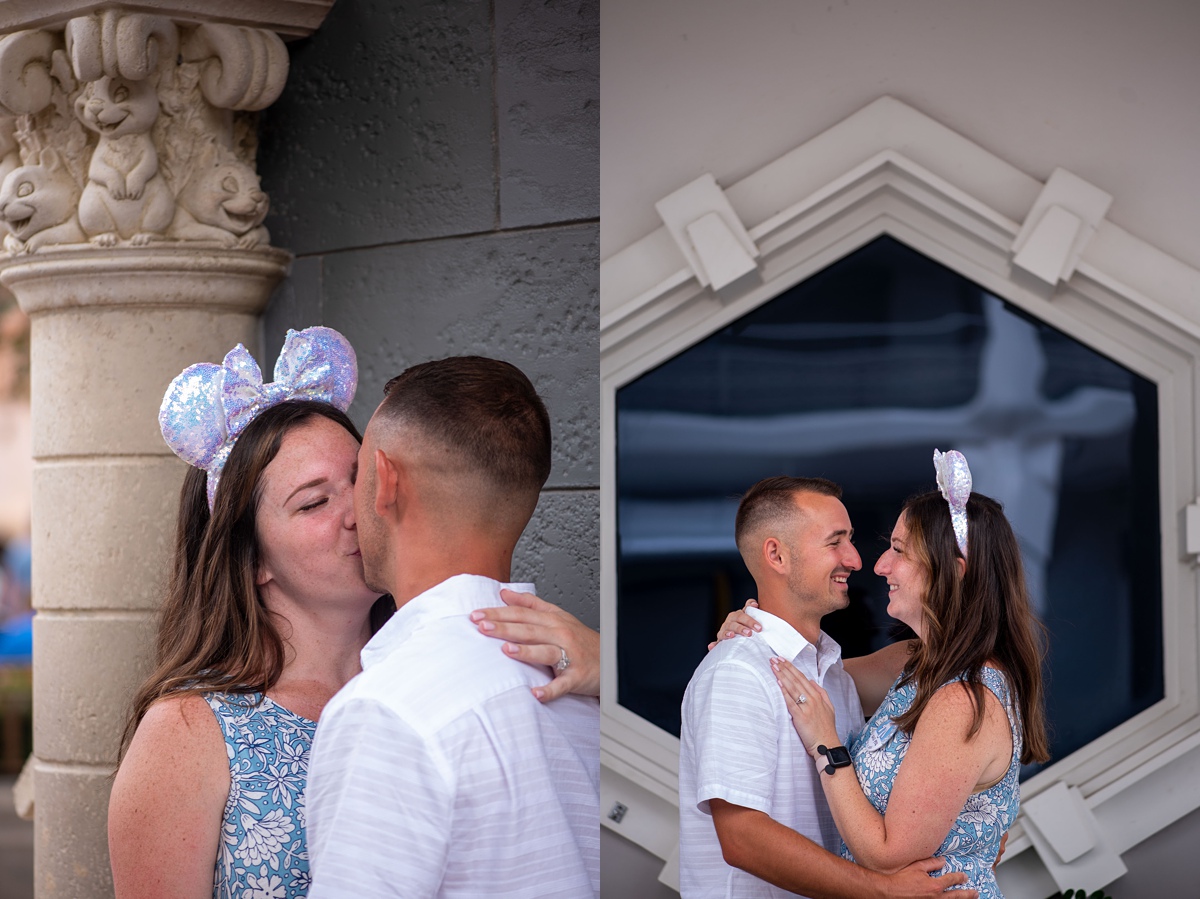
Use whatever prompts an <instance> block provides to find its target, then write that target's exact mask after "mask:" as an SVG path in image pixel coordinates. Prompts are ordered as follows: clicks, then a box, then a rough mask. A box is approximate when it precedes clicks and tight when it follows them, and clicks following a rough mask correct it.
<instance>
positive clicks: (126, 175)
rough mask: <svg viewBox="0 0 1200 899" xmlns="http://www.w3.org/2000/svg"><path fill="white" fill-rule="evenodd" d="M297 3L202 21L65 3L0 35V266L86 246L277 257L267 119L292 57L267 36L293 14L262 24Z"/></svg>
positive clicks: (190, 13)
mask: <svg viewBox="0 0 1200 899" xmlns="http://www.w3.org/2000/svg"><path fill="white" fill-rule="evenodd" d="M10 2H11V0H10ZM43 5H44V4H40V3H39V4H38V8H39V9H41V8H42V7H43ZM206 5H207V6H211V7H214V8H216V7H220V6H221V4H220V3H211V4H206ZM293 5H294V4H288V3H263V2H259V3H254V2H249V0H246V2H243V3H242V4H241V6H242V7H245V9H242V10H241V12H240V14H239V15H238V16H236V17H232V16H231V17H229V18H233V19H234V21H228V20H225V21H215V20H208V21H199V20H198V19H199V18H200V17H199V16H197V15H196V14H195V11H194V9H192V7H195V6H196V4H195V3H191V2H184V0H174V2H171V0H162V2H142V3H137V4H136V5H134V4H130V5H129V6H112V5H110V4H95V3H75V4H69V3H60V4H57V6H56V8H57V9H58V10H59V11H60V13H61V15H60V16H59V17H58V20H57V21H52V22H50V23H47V24H45V25H43V27H40V28H32V29H25V30H20V31H14V32H12V33H9V34H4V35H2V36H0V232H2V233H3V253H0V266H2V265H3V264H4V259H5V258H6V257H7V258H9V259H15V258H20V257H24V256H26V255H29V254H45V253H56V252H62V251H64V250H66V249H78V248H79V247H80V246H84V245H92V246H98V247H104V248H113V249H116V250H120V251H124V250H125V249H128V248H142V247H147V246H151V245H161V244H166V245H172V246H176V247H181V248H182V247H204V246H209V247H213V246H216V247H221V248H224V249H230V250H256V249H258V248H263V247H267V246H268V245H269V235H268V234H267V230H266V228H264V227H263V220H264V219H265V218H266V215H267V209H268V200H267V196H266V194H264V193H263V191H262V189H261V187H260V185H259V180H258V175H257V172H256V171H255V153H256V150H257V130H256V129H257V120H256V118H255V116H254V113H255V112H257V111H258V110H261V109H264V108H266V107H267V106H269V105H270V104H271V103H273V102H274V101H275V100H276V99H277V98H278V96H279V94H280V92H281V91H282V90H283V86H284V83H285V82H286V80H287V69H288V56H287V48H286V47H285V46H284V43H283V40H282V38H280V36H279V34H277V33H276V31H275V30H273V29H272V28H271V27H257V26H260V25H263V24H274V25H278V23H277V22H276V20H275V19H276V18H278V16H276V17H275V18H272V17H271V16H267V17H266V21H261V22H258V23H257V26H256V23H255V21H254V15H255V13H256V12H259V13H262V12H267V11H270V10H274V11H275V13H280V14H282V13H284V12H286V9H290V8H291V7H292V6H293ZM317 5H320V4H317ZM285 8H286V9H285ZM325 9H326V10H327V9H328V4H326V5H325ZM71 12H75V13H77V14H75V15H70V14H69V13H71ZM322 17H323V13H322ZM261 18H262V17H261V16H260V19H261ZM285 18H286V16H285ZM0 21H3V18H0ZM318 22H319V20H318ZM293 24H295V23H293ZM314 27H315V25H314Z"/></svg>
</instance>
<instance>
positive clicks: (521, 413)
mask: <svg viewBox="0 0 1200 899" xmlns="http://www.w3.org/2000/svg"><path fill="white" fill-rule="evenodd" d="M384 392H385V397H384V400H383V402H382V403H380V404H379V408H378V409H376V410H375V414H374V415H373V416H372V418H371V421H370V423H369V424H368V425H367V430H366V433H365V434H364V440H363V448H362V453H361V454H360V456H359V489H358V490H357V491H356V499H357V502H356V506H357V513H358V529H359V542H360V544H361V546H362V553H363V562H364V568H365V569H366V576H367V581H368V582H369V583H372V584H386V580H387V577H388V574H389V569H390V568H391V567H392V566H393V565H394V563H395V559H396V554H397V547H396V546H395V545H394V542H395V541H394V540H393V539H392V538H393V531H394V528H395V527H396V526H397V525H399V524H400V523H401V522H402V521H404V520H405V519H406V518H407V519H408V520H409V521H413V516H412V515H411V514H410V513H411V512H413V511H414V510H419V512H420V527H421V528H422V531H423V535H424V536H425V537H428V538H429V539H430V540H431V541H437V540H441V541H442V542H443V544H444V545H445V546H446V549H447V551H448V552H451V553H452V552H454V548H455V544H456V543H460V542H461V541H464V540H467V539H475V538H483V539H486V540H489V541H491V542H493V543H495V544H496V545H507V546H508V551H509V552H510V553H511V550H512V547H513V546H515V544H516V542H517V539H518V538H519V537H520V536H521V532H522V531H523V530H524V529H525V525H526V524H527V523H528V522H529V518H530V516H532V515H533V510H534V508H535V507H536V506H537V501H538V495H539V493H540V491H541V488H542V485H543V484H544V483H545V482H546V478H548V477H549V476H550V417H549V415H548V414H547V413H546V407H545V405H544V404H543V403H542V400H541V398H540V397H539V396H538V395H537V391H536V390H534V388H533V385H532V384H531V383H530V382H529V379H528V378H527V377H525V375H524V374H523V373H522V372H521V371H520V370H519V369H517V368H516V367H515V366H512V365H510V364H508V363H507V362H500V361H499V360H496V359H485V358H483V357H480V356H456V357H452V358H449V359H442V360H439V361H437V362H425V363H422V364H420V365H414V366H413V367H412V368H409V369H407V370H406V371H405V372H403V373H402V374H400V375H398V376H397V377H395V378H393V379H392V380H391V381H389V382H388V384H387V386H386V387H385V388H384ZM401 535H403V532H401ZM401 539H403V536H401ZM380 589H384V587H380Z"/></svg>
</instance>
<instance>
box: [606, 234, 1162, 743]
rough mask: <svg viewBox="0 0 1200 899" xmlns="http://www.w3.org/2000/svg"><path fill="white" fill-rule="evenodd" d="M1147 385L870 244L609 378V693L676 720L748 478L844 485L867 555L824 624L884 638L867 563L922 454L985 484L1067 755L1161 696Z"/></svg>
mask: <svg viewBox="0 0 1200 899" xmlns="http://www.w3.org/2000/svg"><path fill="white" fill-rule="evenodd" d="M1157 415H1158V407H1157V391H1156V388H1155V385H1154V384H1152V383H1151V382H1149V381H1147V380H1146V379H1144V378H1141V377H1139V376H1138V375H1136V374H1134V373H1133V372H1131V371H1129V370H1128V369H1125V368H1123V367H1122V366H1120V365H1118V364H1117V363H1115V362H1113V361H1112V360H1110V359H1108V358H1106V357H1105V356H1102V355H1100V354H1099V353H1097V352H1096V351H1094V350H1092V349H1090V348H1088V347H1086V346H1084V345H1083V344H1081V343H1079V342H1078V341H1076V340H1074V339H1073V338H1071V337H1068V336H1067V335H1065V334H1063V333H1061V332H1059V331H1057V330H1055V329H1053V328H1051V327H1049V326H1047V325H1045V324H1042V323H1041V322H1039V321H1037V320H1035V319H1033V318H1031V317H1030V316H1028V315H1026V314H1024V313H1023V312H1021V311H1020V310H1018V309H1016V308H1014V307H1013V306H1010V305H1008V304H1007V303H1005V302H1004V301H1002V300H1001V299H999V298H997V297H995V296H992V295H990V294H988V293H987V292H986V291H984V290H983V289H981V288H980V287H978V286H977V285H975V284H973V283H971V282H970V281H967V280H966V279H964V278H962V277H961V276H959V275H957V274H956V273H954V272H951V271H949V270H948V269H946V268H943V267H942V266H940V265H938V264H937V263H934V262H932V261H930V260H928V259H926V258H924V257H923V256H921V255H919V254H917V253H915V252H913V251H912V250H909V249H907V248H906V247H904V246H902V245H901V244H899V243H897V242H895V241H893V240H891V239H890V238H881V239H879V240H877V241H875V242H874V243H872V244H870V245H868V246H866V247H864V248H863V249H861V250H859V251H858V252H856V253H855V254H853V255H851V256H849V257H847V258H846V259H843V260H841V261H840V262H838V263H837V264H835V265H833V266H831V267H830V268H828V269H826V270H825V271H823V272H821V273H819V274H817V275H815V276H814V277H812V278H810V279H808V280H807V281H805V282H803V283H802V284H799V285H797V286H795V287H793V288H792V289H791V290H789V291H787V292H786V293H784V294H782V295H781V296H779V297H777V298H775V299H774V300H772V301H771V302H769V303H767V304H766V305H764V306H762V307H760V308H759V309H756V310H755V311H754V312H752V313H750V314H749V315H746V316H744V317H743V318H741V319H739V320H738V321H736V322H734V323H733V324H731V325H729V326H727V327H725V328H724V329H722V330H721V331H719V332H718V333H716V334H714V335H712V336H711V337H709V338H708V339H706V340H704V341H703V342H702V343H699V344H697V345H696V346H694V347H691V348H690V349H688V350H686V351H685V352H683V353H681V354H680V355H678V356H676V357H675V358H674V359H671V360H670V361H668V362H666V363H664V364H663V365H660V366H659V367H658V368H656V369H654V370H653V371H650V372H648V373H646V374H645V375H643V376H642V377H640V378H638V379H637V380H636V381H633V382H631V383H630V384H628V385H626V386H625V387H623V388H621V389H620V390H619V391H618V393H617V496H618V508H617V532H618V648H619V649H618V651H619V658H618V677H619V701H620V703H621V705H623V706H625V707H626V708H628V709H630V710H631V711H633V712H635V713H637V714H638V715H641V716H642V717H644V718H646V719H647V720H649V721H651V722H653V723H654V724H656V725H658V726H659V727H661V728H663V729H664V730H667V731H669V732H671V733H674V734H678V733H679V703H680V701H681V699H682V696H683V691H684V688H685V687H686V685H687V682H688V679H689V678H690V677H691V673H692V671H693V669H694V668H695V666H696V665H697V664H698V663H699V660H700V658H701V657H702V656H703V654H704V652H705V647H706V645H707V643H708V642H709V641H710V640H711V639H712V638H713V634H714V633H715V630H716V627H717V625H718V624H719V622H720V621H721V620H722V619H723V618H724V616H725V615H726V613H727V612H728V611H729V610H730V609H731V608H733V607H736V606H740V605H741V604H742V603H743V602H744V601H745V599H746V598H747V597H749V596H752V595H753V591H754V584H753V581H752V580H751V579H750V576H749V574H748V573H747V572H746V570H745V567H744V566H743V564H742V562H741V558H740V557H739V555H738V553H737V548H736V546H735V545H734V541H733V519H734V513H735V510H736V508H737V498H738V496H739V495H740V494H741V493H742V492H744V491H745V490H746V488H747V487H749V486H750V485H751V484H753V483H754V482H755V481H757V480H759V479H760V478H763V477H767V476H770V475H776V474H789V475H810V476H811V475H819V476H822V477H827V478H830V479H832V480H834V481H837V482H838V483H840V484H842V486H843V487H844V488H845V491H846V493H845V502H846V506H847V508H848V509H849V512H850V517H851V520H852V522H853V523H854V526H855V528H856V531H857V537H856V542H857V544H858V546H859V550H860V552H861V553H862V556H863V569H864V570H863V571H862V572H859V573H857V574H855V575H854V576H853V577H852V578H851V582H850V583H851V606H850V608H849V609H846V610H844V611H842V612H839V613H837V614H835V615H833V616H830V617H828V618H826V620H825V629H826V631H828V632H829V633H830V634H831V635H832V636H834V637H835V638H836V639H837V640H838V641H839V642H840V643H841V644H842V647H843V650H844V652H845V654H846V655H847V656H853V655H858V654H861V653H863V652H868V651H870V650H872V649H876V648H878V647H879V646H881V645H883V644H884V643H886V642H887V641H888V640H890V639H892V638H893V637H894V636H896V635H897V634H898V633H899V632H898V631H897V630H895V628H894V627H893V624H894V623H893V622H891V621H890V619H888V618H887V616H886V614H885V612H884V609H885V608H886V606H887V596H886V587H885V585H884V582H883V581H882V579H880V578H877V577H876V576H875V575H874V574H872V573H871V571H870V569H871V567H872V566H873V564H874V560H875V559H876V558H877V557H878V555H879V553H880V552H881V551H882V550H883V548H884V547H885V546H886V537H887V534H888V533H890V531H891V527H892V524H893V523H894V522H895V518H896V514H897V512H898V511H899V508H900V506H901V504H902V502H903V501H904V499H905V498H906V497H907V496H909V495H910V494H912V493H914V492H917V491H920V490H926V489H933V486H934V485H933V466H932V462H931V457H932V453H933V449H934V447H938V448H940V449H943V450H947V449H951V448H953V449H959V450H961V451H963V452H964V453H965V454H966V455H967V458H968V459H969V460H970V463H971V470H972V472H973V474H974V479H975V487H976V489H977V490H978V491H980V492H982V493H986V494H988V495H990V496H992V497H995V498H996V499H998V500H1000V501H1001V502H1002V503H1003V504H1004V507H1005V511H1006V513H1007V514H1008V516H1009V520H1010V521H1011V522H1012V524H1013V528H1014V530H1015V531H1016V533H1017V536H1018V539H1019V540H1020V543H1021V549H1022V553H1023V556H1024V561H1025V567H1026V572H1027V575H1028V578H1029V584H1030V589H1031V591H1032V594H1033V597H1034V602H1035V604H1036V606H1037V608H1038V611H1039V613H1040V614H1041V615H1042V616H1043V620H1044V621H1045V623H1046V625H1047V627H1048V628H1049V629H1050V632H1051V651H1050V658H1049V662H1048V664H1049V674H1050V678H1049V693H1048V697H1047V704H1048V712H1049V716H1050V722H1051V727H1052V739H1053V744H1052V748H1053V753H1054V758H1062V757H1063V756H1065V755H1066V754H1068V753H1070V752H1072V751H1074V750H1075V749H1078V748H1079V747H1081V746H1083V745H1084V744H1085V743H1087V742H1089V741H1091V740H1093V739H1095V738H1096V737H1098V736H1099V735H1100V734H1102V733H1104V732H1105V731H1107V730H1109V729H1111V728H1112V727H1114V726H1115V725H1117V724H1118V723H1120V722H1121V721H1124V720H1126V719H1127V718H1129V717H1130V716H1132V715H1134V714H1136V713H1137V712H1139V711H1141V710H1143V709H1145V708H1147V707H1148V706H1149V705H1151V704H1152V703H1154V702H1155V701H1157V700H1159V699H1161V698H1162V696H1163V665H1162V634H1161V627H1162V617H1161V611H1162V610H1161V599H1162V596H1161V593H1162V588H1161V570H1160V535H1159V509H1158V417H1157Z"/></svg>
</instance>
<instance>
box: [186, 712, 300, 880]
mask: <svg viewBox="0 0 1200 899" xmlns="http://www.w3.org/2000/svg"><path fill="white" fill-rule="evenodd" d="M204 699H205V701H206V702H207V703H208V705H209V707H210V708H211V709H212V710H213V714H214V715H216V717H217V722H218V723H219V724H220V725H221V732H222V733H223V734H224V736H225V749H226V752H227V753H228V754H229V799H228V800H227V801H226V803H225V819H224V823H223V824H222V827H221V843H220V846H219V848H218V850H217V867H216V873H215V875H214V879H213V897H214V899H302V897H304V896H306V895H307V894H308V888H309V884H310V882H311V879H310V876H309V873H308V843H307V840H306V838H305V833H304V827H305V822H304V788H305V785H306V784H307V782H308V756H309V752H310V750H311V749H312V740H313V734H314V733H315V732H316V729H317V723H316V722H315V721H310V720H308V719H307V718H302V717H301V716H299V715H297V714H295V713H294V712H289V711H288V710H287V709H285V708H283V707H282V706H278V705H276V704H275V703H274V702H272V701H271V700H270V699H269V698H267V697H265V696H263V695H262V694H261V693H246V694H239V693H206V694H204Z"/></svg>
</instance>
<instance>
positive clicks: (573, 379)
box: [259, 0, 600, 627]
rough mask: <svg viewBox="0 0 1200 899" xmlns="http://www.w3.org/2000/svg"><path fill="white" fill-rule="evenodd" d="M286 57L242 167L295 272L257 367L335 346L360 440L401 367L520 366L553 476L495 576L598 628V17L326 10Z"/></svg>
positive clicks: (386, 6) (557, 7)
mask: <svg viewBox="0 0 1200 899" xmlns="http://www.w3.org/2000/svg"><path fill="white" fill-rule="evenodd" d="M289 50H290V53H291V71H290V74H289V77H288V84H287V88H286V89H285V90H284V92H283V95H282V97H281V98H280V99H279V101H277V102H276V103H275V105H274V106H272V107H271V108H270V109H268V110H267V111H266V112H265V113H264V114H263V118H262V122H261V127H260V136H261V144H260V149H259V171H260V174H261V177H262V182H263V188H264V190H265V191H266V193H267V194H268V196H270V198H271V204H272V212H271V214H270V216H269V217H268V219H267V226H268V228H269V229H270V232H271V235H272V240H273V243H274V244H275V245H276V246H281V247H286V248H287V249H289V250H291V251H292V252H293V253H295V254H296V261H295V264H294V265H293V268H292V273H291V276H290V278H289V279H288V280H287V281H286V282H285V283H284V284H283V285H282V286H281V287H280V288H279V289H278V290H277V291H276V293H275V296H274V297H273V299H272V301H271V304H270V306H269V307H268V309H267V312H266V314H265V316H264V320H263V338H264V344H265V346H266V352H265V354H264V358H266V359H268V360H273V359H274V358H275V356H276V355H277V354H278V351H279V348H280V346H282V343H283V337H284V334H285V332H286V330H287V328H289V327H295V328H301V327H306V326H309V325H314V324H323V325H328V326H329V327H333V328H337V329H338V330H340V331H342V332H343V333H344V334H345V335H346V336H347V337H348V338H349V339H350V341H351V343H352V344H353V345H354V347H355V349H356V351H357V352H358V357H359V367H360V372H361V375H360V376H361V380H360V384H359V390H358V398H357V399H356V400H355V403H354V405H353V407H352V408H351V410H350V411H351V416H352V417H353V418H354V420H355V422H356V423H358V424H359V425H360V426H361V425H365V424H366V421H367V419H368V418H369V417H370V415H371V412H372V411H373V410H374V408H375V406H376V404H377V403H378V400H379V399H380V398H382V387H383V384H384V383H386V381H387V380H388V379H389V378H391V377H392V376H394V375H396V374H399V373H400V372H401V371H402V370H403V369H404V368H406V367H407V366H409V365H413V364H415V363H417V362H423V361H426V360H429V359H438V358H442V357H444V356H449V355H459V354H471V353H474V354H480V355H487V356H494V357H498V358H501V359H505V360H507V361H509V362H512V363H513V364H515V365H517V366H518V367H520V368H521V369H522V370H523V371H525V372H526V374H528V375H529V376H530V378H531V379H532V380H533V382H534V384H535V385H536V387H537V389H538V391H539V392H540V393H541V394H542V396H543V397H544V398H545V400H546V403H547V406H548V408H549V410H550V416H551V421H552V424H553V430H554V469H553V472H552V474H551V476H550V481H549V483H548V484H547V485H546V488H545V491H544V493H543V496H542V500H541V502H540V504H539V506H538V510H537V512H536V514H535V516H534V520H533V522H532V523H531V524H530V526H529V528H528V530H527V532H526V535H525V537H524V538H523V540H522V541H521V544H520V545H519V546H518V550H517V559H516V564H515V568H514V572H513V574H514V577H515V578H517V579H528V578H532V579H534V580H535V581H536V583H537V584H538V586H539V589H540V590H541V592H542V595H543V596H544V597H546V598H548V599H551V600H553V601H555V602H558V603H560V604H562V605H563V606H565V607H566V608H568V609H570V610H571V611H572V612H574V613H575V614H576V615H578V616H579V617H580V618H582V619H583V620H584V621H586V622H587V623H588V624H590V625H592V626H593V627H595V626H597V625H598V623H599V611H598V602H597V597H598V593H599V472H598V450H597V445H598V441H599V336H598V327H599V311H598V310H599V305H598V285H599V274H598V264H599V252H598V224H599V162H598V160H599V124H600V122H599V7H598V3H597V2H596V0H571V2H568V3H549V2H544V0H495V2H494V3H485V2H472V3H456V2H449V0H447V2H416V0H405V2H403V3H397V2H395V0H355V2H348V0H342V2H340V3H337V4H335V6H334V7H333V10H332V11H331V12H330V14H329V17H328V18H327V19H326V21H325V23H324V24H323V25H322V27H321V29H320V30H319V31H318V32H317V33H316V34H314V35H313V36H312V37H310V38H307V39H305V40H303V41H299V42H295V43H293V44H291V45H290V46H289ZM267 364H268V365H269V364H271V363H270V362H268V363H267Z"/></svg>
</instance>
